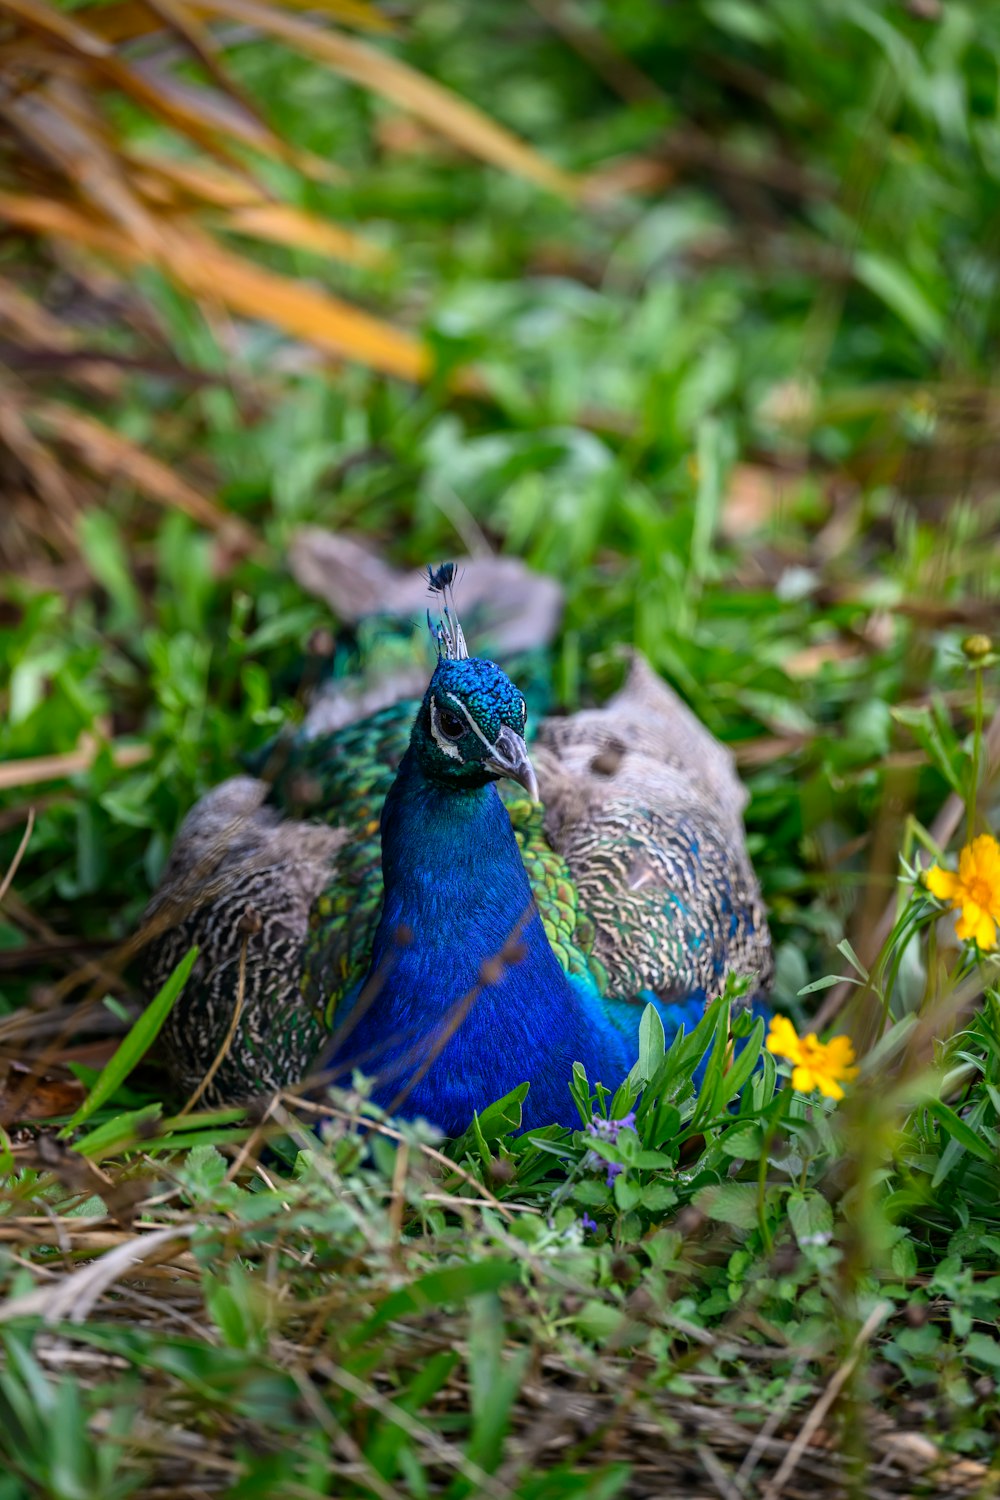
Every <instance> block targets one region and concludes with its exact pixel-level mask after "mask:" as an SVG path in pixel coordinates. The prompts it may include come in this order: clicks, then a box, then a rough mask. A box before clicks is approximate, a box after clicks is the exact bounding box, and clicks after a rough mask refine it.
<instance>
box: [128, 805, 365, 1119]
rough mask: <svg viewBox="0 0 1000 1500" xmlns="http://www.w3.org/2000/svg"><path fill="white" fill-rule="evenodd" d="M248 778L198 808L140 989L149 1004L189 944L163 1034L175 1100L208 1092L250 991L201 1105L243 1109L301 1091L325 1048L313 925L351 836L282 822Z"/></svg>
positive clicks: (162, 899)
mask: <svg viewBox="0 0 1000 1500" xmlns="http://www.w3.org/2000/svg"><path fill="white" fill-rule="evenodd" d="M268 791H269V788H268V786H267V784H266V783H265V782H263V781H259V780H257V779H256V778H254V777H250V776H235V777H233V778H232V779H231V780H229V781H224V782H223V783H222V784H221V785H220V786H217V787H215V788H214V789H213V790H212V791H211V792H209V793H208V794H207V795H206V796H205V797H203V798H202V799H201V801H200V802H199V803H197V804H196V806H195V807H193V808H192V810H191V812H190V813H189V814H188V816H187V817H186V819H185V820H184V823H183V824H182V825H181V829H180V832H179V833H178V835H177V839H176V841H175V843H174V847H173V850H172V853H171V857H170V861H169V863H168V865H167V868H166V870H165V871H164V875H163V880H162V882H161V884H160V888H159V890H158V891H157V893H156V895H155V896H154V897H153V900H152V901H151V902H150V904H149V907H148V908H147V911H146V917H145V923H144V926H145V928H146V930H147V931H148V932H149V934H150V941H149V944H148V946H147V947H146V949H145V950H144V952H143V954H142V957H141V962H142V963H143V964H144V973H143V987H144V989H145V990H146V993H147V995H148V996H150V997H152V996H153V995H154V994H155V993H156V991H157V990H158V989H159V987H160V986H161V985H162V984H163V982H164V980H165V979H166V978H167V977H168V976H169V974H170V973H171V971H172V970H173V969H174V968H175V967H176V965H177V963H178V962H179V961H180V959H181V958H182V957H183V956H184V954H185V953H186V952H187V950H188V948H190V947H191V945H192V944H197V945H198V948H199V955H198V959H197V961H196V963H195V967H194V970H193V971H192V974H191V978H190V979H189V980H188V983H187V985H186V986H185V989H184V992H183V993H182V995H181V996H180V998H179V999H178V1001H177V1002H176V1004H175V1006H174V1008H173V1010H172V1012H171V1014H170V1016H169V1017H168V1019H167V1023H166V1025H165V1027H164V1030H163V1034H162V1035H163V1042H164V1045H165V1048H166V1052H167V1061H168V1065H169V1067H170V1070H171V1073H172V1076H173V1078H174V1081H175V1083H176V1085H177V1086H178V1088H179V1089H181V1090H183V1091H185V1092H190V1091H191V1090H193V1089H194V1088H195V1087H197V1085H198V1084H199V1083H200V1082H201V1080H202V1078H203V1077H204V1075H205V1073H206V1071H207V1070H208V1068H209V1067H210V1066H211V1064H212V1062H213V1060H214V1059H215V1057H216V1055H217V1054H218V1053H219V1052H220V1050H221V1049H222V1047H223V1045H224V1043H225V1041H226V1038H227V1035H228V1033H229V1029H230V1024H231V1022H232V1020H233V1016H234V1010H235V1007H236V1005H237V997H238V995H239V989H240V985H239V971H240V959H241V952H242V950H243V946H244V943H245V944H246V965H245V979H244V986H243V996H242V1006H241V1010H240V1016H239V1022H238V1026H237V1028H236V1031H235V1033H234V1036H233V1038H232V1041H231V1045H230V1046H229V1048H228V1050H227V1051H226V1055H225V1058H224V1060H223V1061H222V1063H221V1064H220V1066H219V1068H218V1070H217V1072H216V1073H215V1075H214V1077H213V1080H212V1083H211V1085H210V1087H209V1089H208V1090H207V1091H206V1095H205V1097H206V1098H207V1099H208V1100H209V1101H210V1102H231V1101H242V1100H244V1099H247V1098H249V1097H251V1096H253V1095H255V1094H260V1093H263V1092H266V1091H269V1090H271V1089H274V1088H280V1087H283V1086H286V1085H288V1084H290V1083H293V1082H295V1081H297V1079H298V1078H299V1077H301V1075H302V1072H303V1071H304V1069H305V1068H306V1067H307V1066H308V1063H309V1061H310V1060H311V1059H312V1057H313V1056H314V1055H315V1053H316V1051H317V1049H318V1047H319V1046H320V1044H321V1043H322V1040H323V1038H324V1035H325V1032H324V1028H323V1024H322V1019H321V1017H320V1016H318V1015H317V1014H316V1013H315V1011H314V1010H313V1009H312V1008H311V1007H310V1006H309V1004H308V1003H307V1001H306V1000H305V999H304V998H303V994H302V988H301V986H302V977H303V963H304V952H305V946H306V939H307V937H308V933H309V914H310V911H311V909H312V906H313V903H314V901H315V900H316V898H317V896H318V895H319V894H320V892H321V891H322V890H323V889H324V888H325V887H326V886H327V885H328V884H329V882H330V881H331V879H332V878H333V875H334V872H335V870H336V868H337V863H338V859H339V857H340V854H341V850H342V848H343V845H344V843H345V841H346V835H345V834H344V832H343V831H342V830H340V829H338V828H330V827H327V826H326V825H324V824H319V823H302V822H296V821H293V820H291V819H286V818H284V817H282V815H281V813H280V812H278V811H277V810H276V809H275V808H273V807H269V806H266V805H265V798H266V797H267V795H268Z"/></svg>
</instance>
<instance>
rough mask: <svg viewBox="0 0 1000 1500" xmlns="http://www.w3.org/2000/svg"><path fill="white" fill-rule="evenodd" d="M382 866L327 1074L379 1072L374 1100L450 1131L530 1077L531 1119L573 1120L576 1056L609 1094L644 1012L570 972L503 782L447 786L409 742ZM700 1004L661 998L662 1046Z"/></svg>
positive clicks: (386, 826)
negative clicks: (371, 933)
mask: <svg viewBox="0 0 1000 1500" xmlns="http://www.w3.org/2000/svg"><path fill="white" fill-rule="evenodd" d="M382 868H383V878H384V888H385V899H384V906H383V911H382V917H381V920H380V923H379V927H378V931H377V933H376V936H375V941H374V946H373V951H372V961H371V966H370V968H369V973H368V977H367V979H366V981H365V983H364V984H363V985H362V987H361V990H360V992H359V993H358V994H357V995H356V996H355V997H354V999H353V1001H352V1002H351V1004H350V1005H349V1007H348V1008H347V1009H346V1011H344V1010H341V1011H339V1012H338V1016H337V1022H338V1025H337V1030H336V1033H335V1037H334V1044H335V1046H336V1051H335V1052H334V1053H333V1056H332V1058H331V1060H330V1075H331V1076H333V1077H340V1078H343V1076H344V1075H345V1073H347V1072H348V1070H349V1069H350V1067H351V1066H352V1065H356V1066H358V1067H360V1068H361V1069H362V1071H366V1072H369V1073H377V1082H376V1086H375V1088H374V1090H373V1097H374V1099H375V1102H376V1103H378V1104H379V1105H381V1106H382V1107H384V1108H387V1109H393V1110H394V1111H395V1112H397V1113H403V1114H406V1115H409V1116H418V1115H419V1116H423V1117H424V1118H426V1119H428V1120H429V1121H431V1122H432V1123H433V1124H435V1125H437V1126H439V1127H440V1128H441V1129H442V1130H444V1131H445V1132H446V1133H447V1134H448V1135H458V1134H460V1133H461V1132H462V1131H463V1130H464V1129H465V1128H466V1127H467V1126H468V1124H469V1121H470V1120H471V1118H472V1115H473V1112H474V1111H475V1110H482V1109H483V1107H484V1106H485V1105H486V1104H488V1103H490V1102H492V1101H493V1100H494V1099H498V1098H500V1097H501V1096H502V1095H504V1094H506V1093H508V1092H509V1091H510V1090H511V1089H513V1088H516V1087H517V1086H518V1085H519V1084H521V1083H524V1082H528V1083H530V1089H529V1092H528V1097H527V1099H526V1101H525V1105H524V1111H523V1125H524V1127H525V1128H537V1127H539V1126H542V1125H547V1124H560V1125H565V1126H574V1125H577V1124H578V1123H579V1119H578V1116H577V1113H576V1109H575V1106H574V1105H573V1102H572V1099H571V1097H570V1093H569V1086H568V1085H569V1079H570V1076H571V1074H572V1068H573V1064H574V1062H580V1063H582V1064H583V1066H584V1068H585V1069H586V1072H587V1077H588V1078H589V1080H590V1082H591V1085H593V1084H594V1083H595V1082H596V1081H600V1082H601V1083H603V1084H604V1085H605V1086H606V1087H608V1088H609V1089H612V1090H613V1089H615V1088H617V1086H618V1084H619V1083H620V1082H621V1081H622V1079H623V1078H624V1076H625V1074H626V1073H627V1072H628V1071H629V1069H630V1067H631V1066H632V1064H633V1063H634V1062H635V1059H636V1056H637V1052H638V1028H639V1022H640V1020H641V1017H642V1010H643V1007H642V1005H641V1004H629V1003H627V1002H623V1001H614V1000H608V999H607V998H605V997H602V996H601V995H600V994H599V992H598V990H597V988H596V986H595V985H594V983H593V981H589V980H585V979H581V978H578V977H575V976H574V977H573V978H570V977H569V976H567V975H566V974H565V973H564V971H563V969H562V968H561V966H560V964H559V962H558V960H557V958H556V956H555V954H554V953H553V951H552V948H551V947H550V945H549V941H548V938H547V937H546V934H545V931H544V928H543V926H542V922H541V919H540V917H539V916H538V913H537V911H536V910H535V906H534V902H533V898H532V894H531V888H530V885H529V883H528V878H527V874H526V872H525V869H524V865H523V863H522V860H521V856H520V852H519V850H518V847H517V842H516V840H515V838H514V833H513V830H512V828H511V824H510V818H509V816H508V814H507V812H506V809H505V808H504V806H503V803H502V802H501V800H500V797H499V796H498V794H497V791H496V788H495V787H494V786H493V785H492V784H490V785H487V786H484V787H478V788H475V789H470V790H467V791H461V792H456V791H455V790H454V789H453V788H449V789H447V790H445V789H442V788H441V787H440V786H438V785H436V784H435V783H433V782H432V781H431V780H429V779H428V778H427V777H426V776H425V775H424V774H423V772H422V771H421V769H420V767H419V765H418V763H417V760H416V756H415V754H414V752H413V751H412V750H410V751H408V752H407V755H406V756H405V757H404V760H403V762H402V764H401V766H400V770H399V774H398V776H397V779H396V781H395V783H394V785H393V787H392V790H391V791H390V793H389V795H388V798H387V799H386V803H385V808H384V810H383V814H382ZM704 1000H705V997H704V995H696V996H695V995H692V996H690V997H686V998H685V999H684V1000H683V1001H679V1002H677V1003H661V1002H659V1001H655V1003H656V1005H657V1009H658V1011H659V1013H660V1015H661V1017H662V1019H663V1023H664V1029H665V1032H666V1037H667V1044H668V1046H669V1044H670V1041H671V1039H672V1037H673V1036H674V1035H676V1032H677V1030H678V1028H679V1027H680V1026H681V1025H682V1024H683V1025H684V1027H685V1029H686V1030H688V1031H690V1030H691V1029H692V1028H693V1026H694V1025H695V1024H696V1023H697V1021H698V1019H699V1018H700V1016H701V1014H702V1011H703V1008H704ZM375 1059H377V1068H376V1066H375V1065H374V1060H375Z"/></svg>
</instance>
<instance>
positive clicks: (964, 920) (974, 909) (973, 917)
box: [955, 901, 982, 943]
mask: <svg viewBox="0 0 1000 1500" xmlns="http://www.w3.org/2000/svg"><path fill="white" fill-rule="evenodd" d="M981 916H982V912H981V911H980V910H979V907H978V906H976V904H975V902H973V901H969V902H967V903H966V905H965V906H963V907H962V915H961V916H960V917H959V919H958V921H957V922H956V923H955V936H956V937H957V938H958V939H959V940H960V941H961V942H963V943H971V942H972V939H973V938H974V937H975V935H976V928H977V927H978V926H979V919H980V917H981Z"/></svg>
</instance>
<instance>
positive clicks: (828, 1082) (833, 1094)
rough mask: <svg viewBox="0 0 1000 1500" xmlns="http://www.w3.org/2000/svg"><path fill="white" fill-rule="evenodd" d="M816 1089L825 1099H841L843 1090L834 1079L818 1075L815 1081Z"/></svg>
mask: <svg viewBox="0 0 1000 1500" xmlns="http://www.w3.org/2000/svg"><path fill="white" fill-rule="evenodd" d="M816 1087H817V1088H818V1089H819V1091H820V1093H821V1094H822V1095H823V1097H824V1098H826V1099H843V1097H844V1090H843V1089H842V1088H841V1087H840V1084H839V1083H838V1082H837V1080H836V1079H835V1078H831V1077H829V1076H826V1077H824V1076H823V1075H819V1076H818V1077H817V1079H816Z"/></svg>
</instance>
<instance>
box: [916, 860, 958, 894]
mask: <svg viewBox="0 0 1000 1500" xmlns="http://www.w3.org/2000/svg"><path fill="white" fill-rule="evenodd" d="M924 885H925V886H926V887H927V889H928V890H929V891H930V893H931V895H932V896H936V897H937V899H938V900H939V901H951V900H952V899H953V897H954V895H955V892H956V890H957V889H958V876H957V875H953V874H952V872H951V871H950V870H942V869H941V867H940V865H931V867H930V869H929V870H925V872H924Z"/></svg>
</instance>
